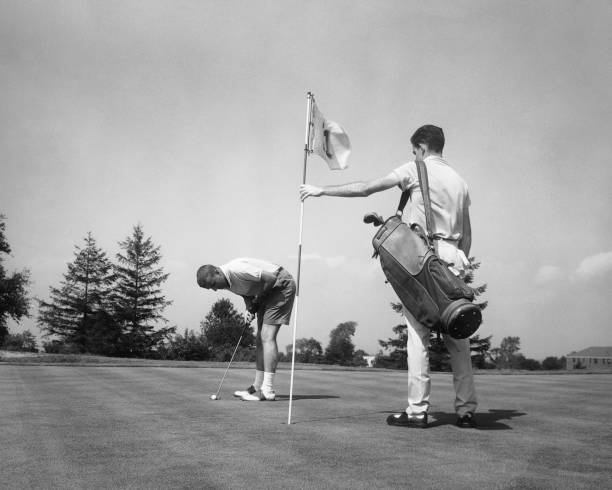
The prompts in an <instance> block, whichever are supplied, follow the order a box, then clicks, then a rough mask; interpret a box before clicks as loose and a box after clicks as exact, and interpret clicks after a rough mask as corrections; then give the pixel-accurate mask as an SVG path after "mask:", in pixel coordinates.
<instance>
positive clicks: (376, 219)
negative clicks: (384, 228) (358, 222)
mask: <svg viewBox="0 0 612 490" xmlns="http://www.w3.org/2000/svg"><path fill="white" fill-rule="evenodd" d="M363 222H364V223H366V224H370V223H372V225H373V226H380V225H382V224H383V223H384V222H385V220H384V219H382V216H381V215H380V214H378V213H374V212H372V213H368V214H366V215H365V216H364V217H363Z"/></svg>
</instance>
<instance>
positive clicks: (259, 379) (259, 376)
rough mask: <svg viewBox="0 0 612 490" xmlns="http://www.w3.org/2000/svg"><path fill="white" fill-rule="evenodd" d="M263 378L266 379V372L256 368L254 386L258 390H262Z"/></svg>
mask: <svg viewBox="0 0 612 490" xmlns="http://www.w3.org/2000/svg"><path fill="white" fill-rule="evenodd" d="M263 380H264V372H263V371H258V370H255V381H253V388H255V389H256V390H260V389H261V384H262V383H263Z"/></svg>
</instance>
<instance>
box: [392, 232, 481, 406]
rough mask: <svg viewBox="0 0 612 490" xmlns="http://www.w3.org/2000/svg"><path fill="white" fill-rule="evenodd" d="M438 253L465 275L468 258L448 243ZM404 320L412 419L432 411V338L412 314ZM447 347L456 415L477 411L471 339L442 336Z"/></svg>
mask: <svg viewBox="0 0 612 490" xmlns="http://www.w3.org/2000/svg"><path fill="white" fill-rule="evenodd" d="M440 245H442V246H439V247H438V254H439V256H440V258H442V259H443V260H445V261H447V262H449V263H452V264H453V265H454V267H453V268H452V269H455V271H456V272H458V273H460V274H461V273H463V270H464V261H465V262H467V259H465V255H463V252H461V251H460V250H458V249H457V248H456V247H454V246H452V245H451V246H448V245H450V244H448V243H447V242H440ZM404 317H405V318H406V326H407V333H408V342H407V354H408V407H407V408H406V413H407V414H408V415H409V416H415V415H422V414H425V413H427V411H428V410H429V393H430V391H431V379H430V377H429V350H428V347H429V337H430V334H431V330H430V329H428V328H427V327H425V326H423V325H421V323H419V322H418V321H417V320H416V319H415V318H414V316H412V314H411V313H410V312H409V311H407V310H406V308H404ZM442 338H443V339H444V344H445V345H446V348H447V349H448V352H449V354H450V362H451V368H452V370H453V385H454V387H455V412H456V413H457V415H458V416H460V417H462V416H463V415H465V414H466V413H467V412H475V411H476V406H477V400H476V389H475V388H474V375H473V373H472V360H471V356H470V343H469V340H468V339H454V338H453V337H451V336H450V335H442Z"/></svg>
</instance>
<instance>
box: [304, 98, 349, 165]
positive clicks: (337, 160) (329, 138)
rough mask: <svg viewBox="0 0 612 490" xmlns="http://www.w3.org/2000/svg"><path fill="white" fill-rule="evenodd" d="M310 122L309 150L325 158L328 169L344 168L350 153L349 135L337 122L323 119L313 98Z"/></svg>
mask: <svg viewBox="0 0 612 490" xmlns="http://www.w3.org/2000/svg"><path fill="white" fill-rule="evenodd" d="M310 124H311V125H312V128H311V131H310V141H309V150H310V151H311V152H313V153H316V154H317V155H319V156H320V157H321V158H322V159H323V160H325V161H326V162H327V165H328V166H329V169H330V170H344V169H345V168H346V167H347V166H348V157H349V155H350V153H351V142H350V141H349V137H348V135H347V134H346V132H345V131H344V129H342V127H341V126H340V125H339V124H338V123H335V122H334V121H330V120H329V119H325V117H324V116H323V114H321V111H319V108H318V107H317V104H316V103H315V101H314V98H313V99H312V113H311V118H310Z"/></svg>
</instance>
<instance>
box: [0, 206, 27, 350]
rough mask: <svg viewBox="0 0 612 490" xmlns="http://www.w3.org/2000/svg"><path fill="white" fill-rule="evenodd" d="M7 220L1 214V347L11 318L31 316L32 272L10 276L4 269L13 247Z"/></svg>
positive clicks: (7, 332) (18, 319)
mask: <svg viewBox="0 0 612 490" xmlns="http://www.w3.org/2000/svg"><path fill="white" fill-rule="evenodd" d="M5 220H6V218H5V216H4V215H2V214H0V345H2V343H3V342H4V339H5V337H6V336H7V335H8V334H9V329H8V319H9V318H12V319H13V320H14V321H16V322H19V321H20V320H21V319H22V318H26V317H29V316H30V315H29V309H30V299H29V298H28V288H29V286H30V271H29V270H27V269H24V270H22V271H21V272H14V273H13V274H11V275H8V274H7V272H6V270H5V269H4V264H3V261H4V255H9V254H10V253H11V247H10V245H9V244H8V241H7V240H6V236H5V235H4V231H5V229H6V223H5Z"/></svg>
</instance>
